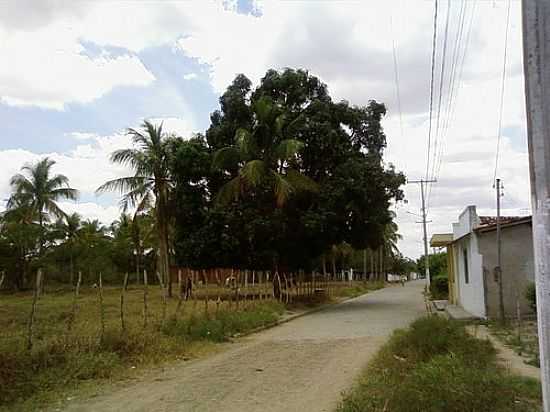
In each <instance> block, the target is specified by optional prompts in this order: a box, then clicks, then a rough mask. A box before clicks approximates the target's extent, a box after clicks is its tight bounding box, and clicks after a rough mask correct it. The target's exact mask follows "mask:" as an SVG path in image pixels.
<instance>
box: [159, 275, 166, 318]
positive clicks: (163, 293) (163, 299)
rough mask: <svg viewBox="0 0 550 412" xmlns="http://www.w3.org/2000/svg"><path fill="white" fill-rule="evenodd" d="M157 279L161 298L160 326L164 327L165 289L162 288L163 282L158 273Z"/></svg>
mask: <svg viewBox="0 0 550 412" xmlns="http://www.w3.org/2000/svg"><path fill="white" fill-rule="evenodd" d="M157 278H158V280H159V285H160V292H161V297H162V322H161V325H162V326H164V322H165V321H166V288H165V287H164V282H163V280H162V276H160V273H159V272H157Z"/></svg>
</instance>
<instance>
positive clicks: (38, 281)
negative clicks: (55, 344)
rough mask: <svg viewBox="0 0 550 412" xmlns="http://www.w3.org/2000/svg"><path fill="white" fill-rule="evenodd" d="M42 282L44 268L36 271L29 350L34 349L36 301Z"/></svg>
mask: <svg viewBox="0 0 550 412" xmlns="http://www.w3.org/2000/svg"><path fill="white" fill-rule="evenodd" d="M41 283H42V269H38V271H37V272H36V283H35V286H34V292H33V296H32V306H31V314H30V316H29V325H28V335H27V350H29V351H30V350H31V349H32V343H33V342H32V338H33V331H34V315H35V313H36V303H37V301H38V296H39V291H40V285H41Z"/></svg>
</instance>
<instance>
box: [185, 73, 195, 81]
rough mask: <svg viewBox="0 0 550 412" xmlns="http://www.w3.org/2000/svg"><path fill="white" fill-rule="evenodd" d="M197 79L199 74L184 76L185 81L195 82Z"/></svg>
mask: <svg viewBox="0 0 550 412" xmlns="http://www.w3.org/2000/svg"><path fill="white" fill-rule="evenodd" d="M197 77H198V76H197V73H187V74H184V75H183V78H184V79H185V80H193V79H196V78H197Z"/></svg>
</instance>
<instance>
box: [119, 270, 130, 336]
mask: <svg viewBox="0 0 550 412" xmlns="http://www.w3.org/2000/svg"><path fill="white" fill-rule="evenodd" d="M127 288H128V272H126V274H125V275H124V283H123V284H122V290H121V291H120V329H121V330H122V333H124V332H126V325H125V323H124V293H125V292H126V289H127Z"/></svg>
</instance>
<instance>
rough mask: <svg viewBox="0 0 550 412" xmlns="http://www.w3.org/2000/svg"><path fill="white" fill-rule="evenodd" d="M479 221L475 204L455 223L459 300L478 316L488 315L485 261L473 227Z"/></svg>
mask: <svg viewBox="0 0 550 412" xmlns="http://www.w3.org/2000/svg"><path fill="white" fill-rule="evenodd" d="M477 222H478V218H477V213H476V208H475V206H468V207H467V208H466V210H464V212H462V214H461V215H460V217H459V221H458V223H454V224H453V238H454V239H459V240H457V241H455V268H456V284H457V286H458V296H457V301H458V304H459V305H460V306H462V307H463V308H464V310H466V311H467V312H469V313H471V314H472V315H475V316H478V317H482V318H484V317H486V314H485V292H484V284H483V261H482V256H481V255H480V254H479V253H478V250H479V249H478V239H477V236H476V234H475V232H474V231H473V228H474V227H475V226H476V224H477ZM464 250H466V251H467V255H468V272H469V281H468V283H466V276H465V268H464V255H463V251H464Z"/></svg>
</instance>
